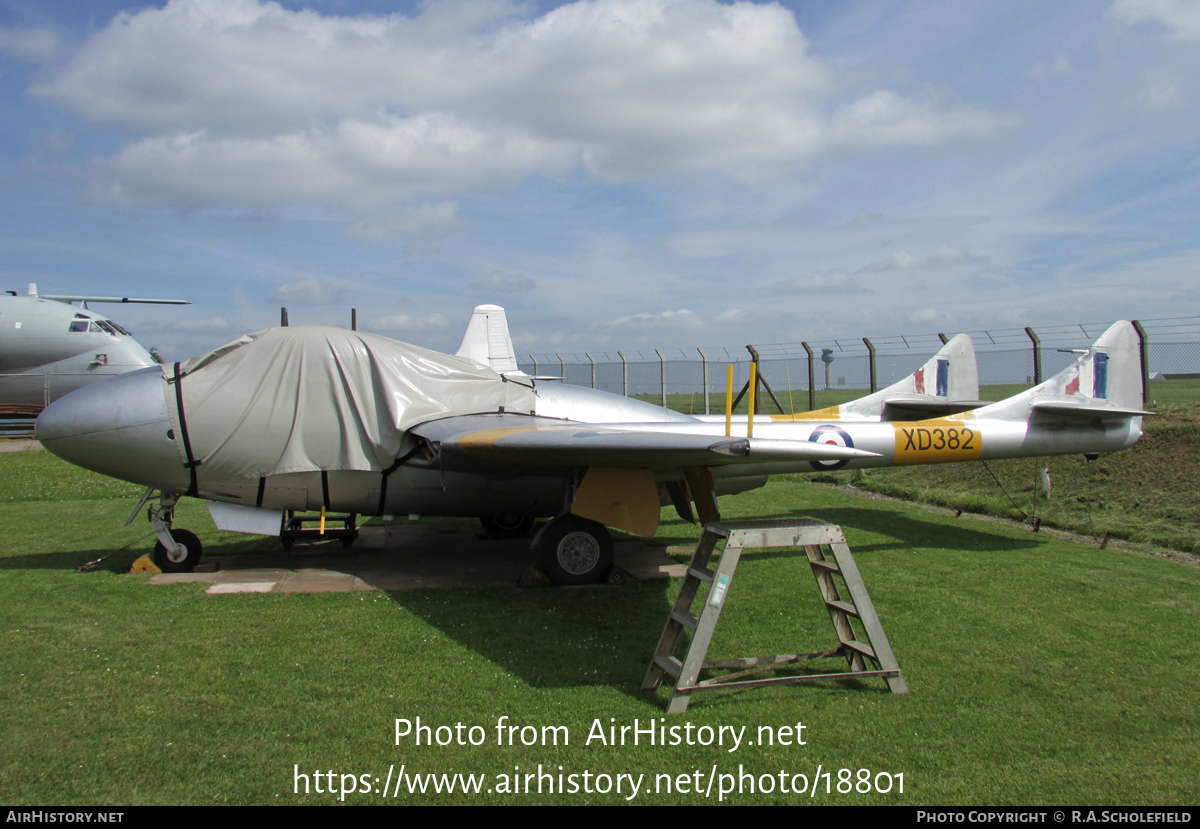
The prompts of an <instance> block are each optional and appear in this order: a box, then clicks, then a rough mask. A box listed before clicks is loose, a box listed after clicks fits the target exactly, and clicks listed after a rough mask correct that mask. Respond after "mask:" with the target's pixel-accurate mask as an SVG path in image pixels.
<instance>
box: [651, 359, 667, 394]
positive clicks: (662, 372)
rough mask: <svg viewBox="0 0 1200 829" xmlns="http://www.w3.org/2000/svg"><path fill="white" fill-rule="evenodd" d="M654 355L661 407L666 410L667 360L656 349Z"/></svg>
mask: <svg viewBox="0 0 1200 829" xmlns="http://www.w3.org/2000/svg"><path fill="white" fill-rule="evenodd" d="M654 353H655V354H657V355H658V382H659V385H661V386H662V406H663V408H664V409H665V408H667V358H666V357H664V356H663V353H662V352H661V351H659V350H658V349H657V348H656V349H654Z"/></svg>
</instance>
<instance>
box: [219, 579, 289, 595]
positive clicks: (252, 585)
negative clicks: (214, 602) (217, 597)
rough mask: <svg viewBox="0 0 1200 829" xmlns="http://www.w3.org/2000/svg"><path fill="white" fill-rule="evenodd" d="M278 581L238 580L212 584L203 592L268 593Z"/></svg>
mask: <svg viewBox="0 0 1200 829" xmlns="http://www.w3.org/2000/svg"><path fill="white" fill-rule="evenodd" d="M276 584H278V582H273V581H239V582H230V583H228V584H214V585H213V586H212V587H210V588H208V589H207V590H205V591H204V592H205V593H270V592H272V591H273V590H274V589H275V586H276Z"/></svg>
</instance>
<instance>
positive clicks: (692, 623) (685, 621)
mask: <svg viewBox="0 0 1200 829" xmlns="http://www.w3.org/2000/svg"><path fill="white" fill-rule="evenodd" d="M671 618H672V619H674V620H675V621H676V622H679V624H681V625H683V626H684V627H685V628H687V629H688V630H695V629H696V628H697V626H699V624H700V617H699V616H697V615H696V614H695V613H689V612H688V611H686V610H677V611H674V612H672V613H671Z"/></svg>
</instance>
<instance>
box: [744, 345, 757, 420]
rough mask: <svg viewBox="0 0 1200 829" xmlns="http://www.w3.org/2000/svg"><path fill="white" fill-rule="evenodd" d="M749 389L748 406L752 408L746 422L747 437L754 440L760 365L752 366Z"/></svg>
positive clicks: (753, 364)
mask: <svg viewBox="0 0 1200 829" xmlns="http://www.w3.org/2000/svg"><path fill="white" fill-rule="evenodd" d="M749 388H750V396H749V403H747V405H748V406H749V407H750V408H749V409H747V412H749V418H748V419H747V421H746V437H748V438H752V437H754V392H756V391H758V363H751V364H750V387H749Z"/></svg>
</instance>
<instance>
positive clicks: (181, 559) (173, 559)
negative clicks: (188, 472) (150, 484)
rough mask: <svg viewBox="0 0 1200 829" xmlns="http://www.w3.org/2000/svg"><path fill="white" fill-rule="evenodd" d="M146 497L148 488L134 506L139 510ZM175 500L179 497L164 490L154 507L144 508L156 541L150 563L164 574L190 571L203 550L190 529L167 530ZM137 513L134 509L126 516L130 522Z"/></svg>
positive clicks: (172, 516)
mask: <svg viewBox="0 0 1200 829" xmlns="http://www.w3.org/2000/svg"><path fill="white" fill-rule="evenodd" d="M149 497H150V490H147V491H146V494H145V495H143V496H142V501H141V503H139V504H138V509H141V506H142V504H143V503H145V502H146V501H147V499H148V498H149ZM178 501H179V496H177V495H172V494H169V493H164V494H163V495H162V496H161V497H160V499H159V504H158V506H154V505H151V506H149V507H148V508H147V510H146V514H147V517H148V518H149V519H150V523H151V524H153V525H154V534H155V535H156V536H158V542H157V543H156V544H155V545H154V556H153V557H154V563H155V564H156V565H157V566H158V569H160V570H162V571H163V572H164V573H190V572H192V570H194V569H195V568H196V565H197V564H199V563H200V554H201V552H202V551H203V545H202V544H201V543H200V539H199V538H197V537H196V534H195V533H194V532H190V531H189V530H173V529H171V519H172V518H174V516H175V504H176V503H177V502H178ZM137 512H138V510H137V509H135V510H134V511H133V515H131V516H129V520H130V521H132V520H133V516H134V515H137ZM126 524H128V522H126Z"/></svg>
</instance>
